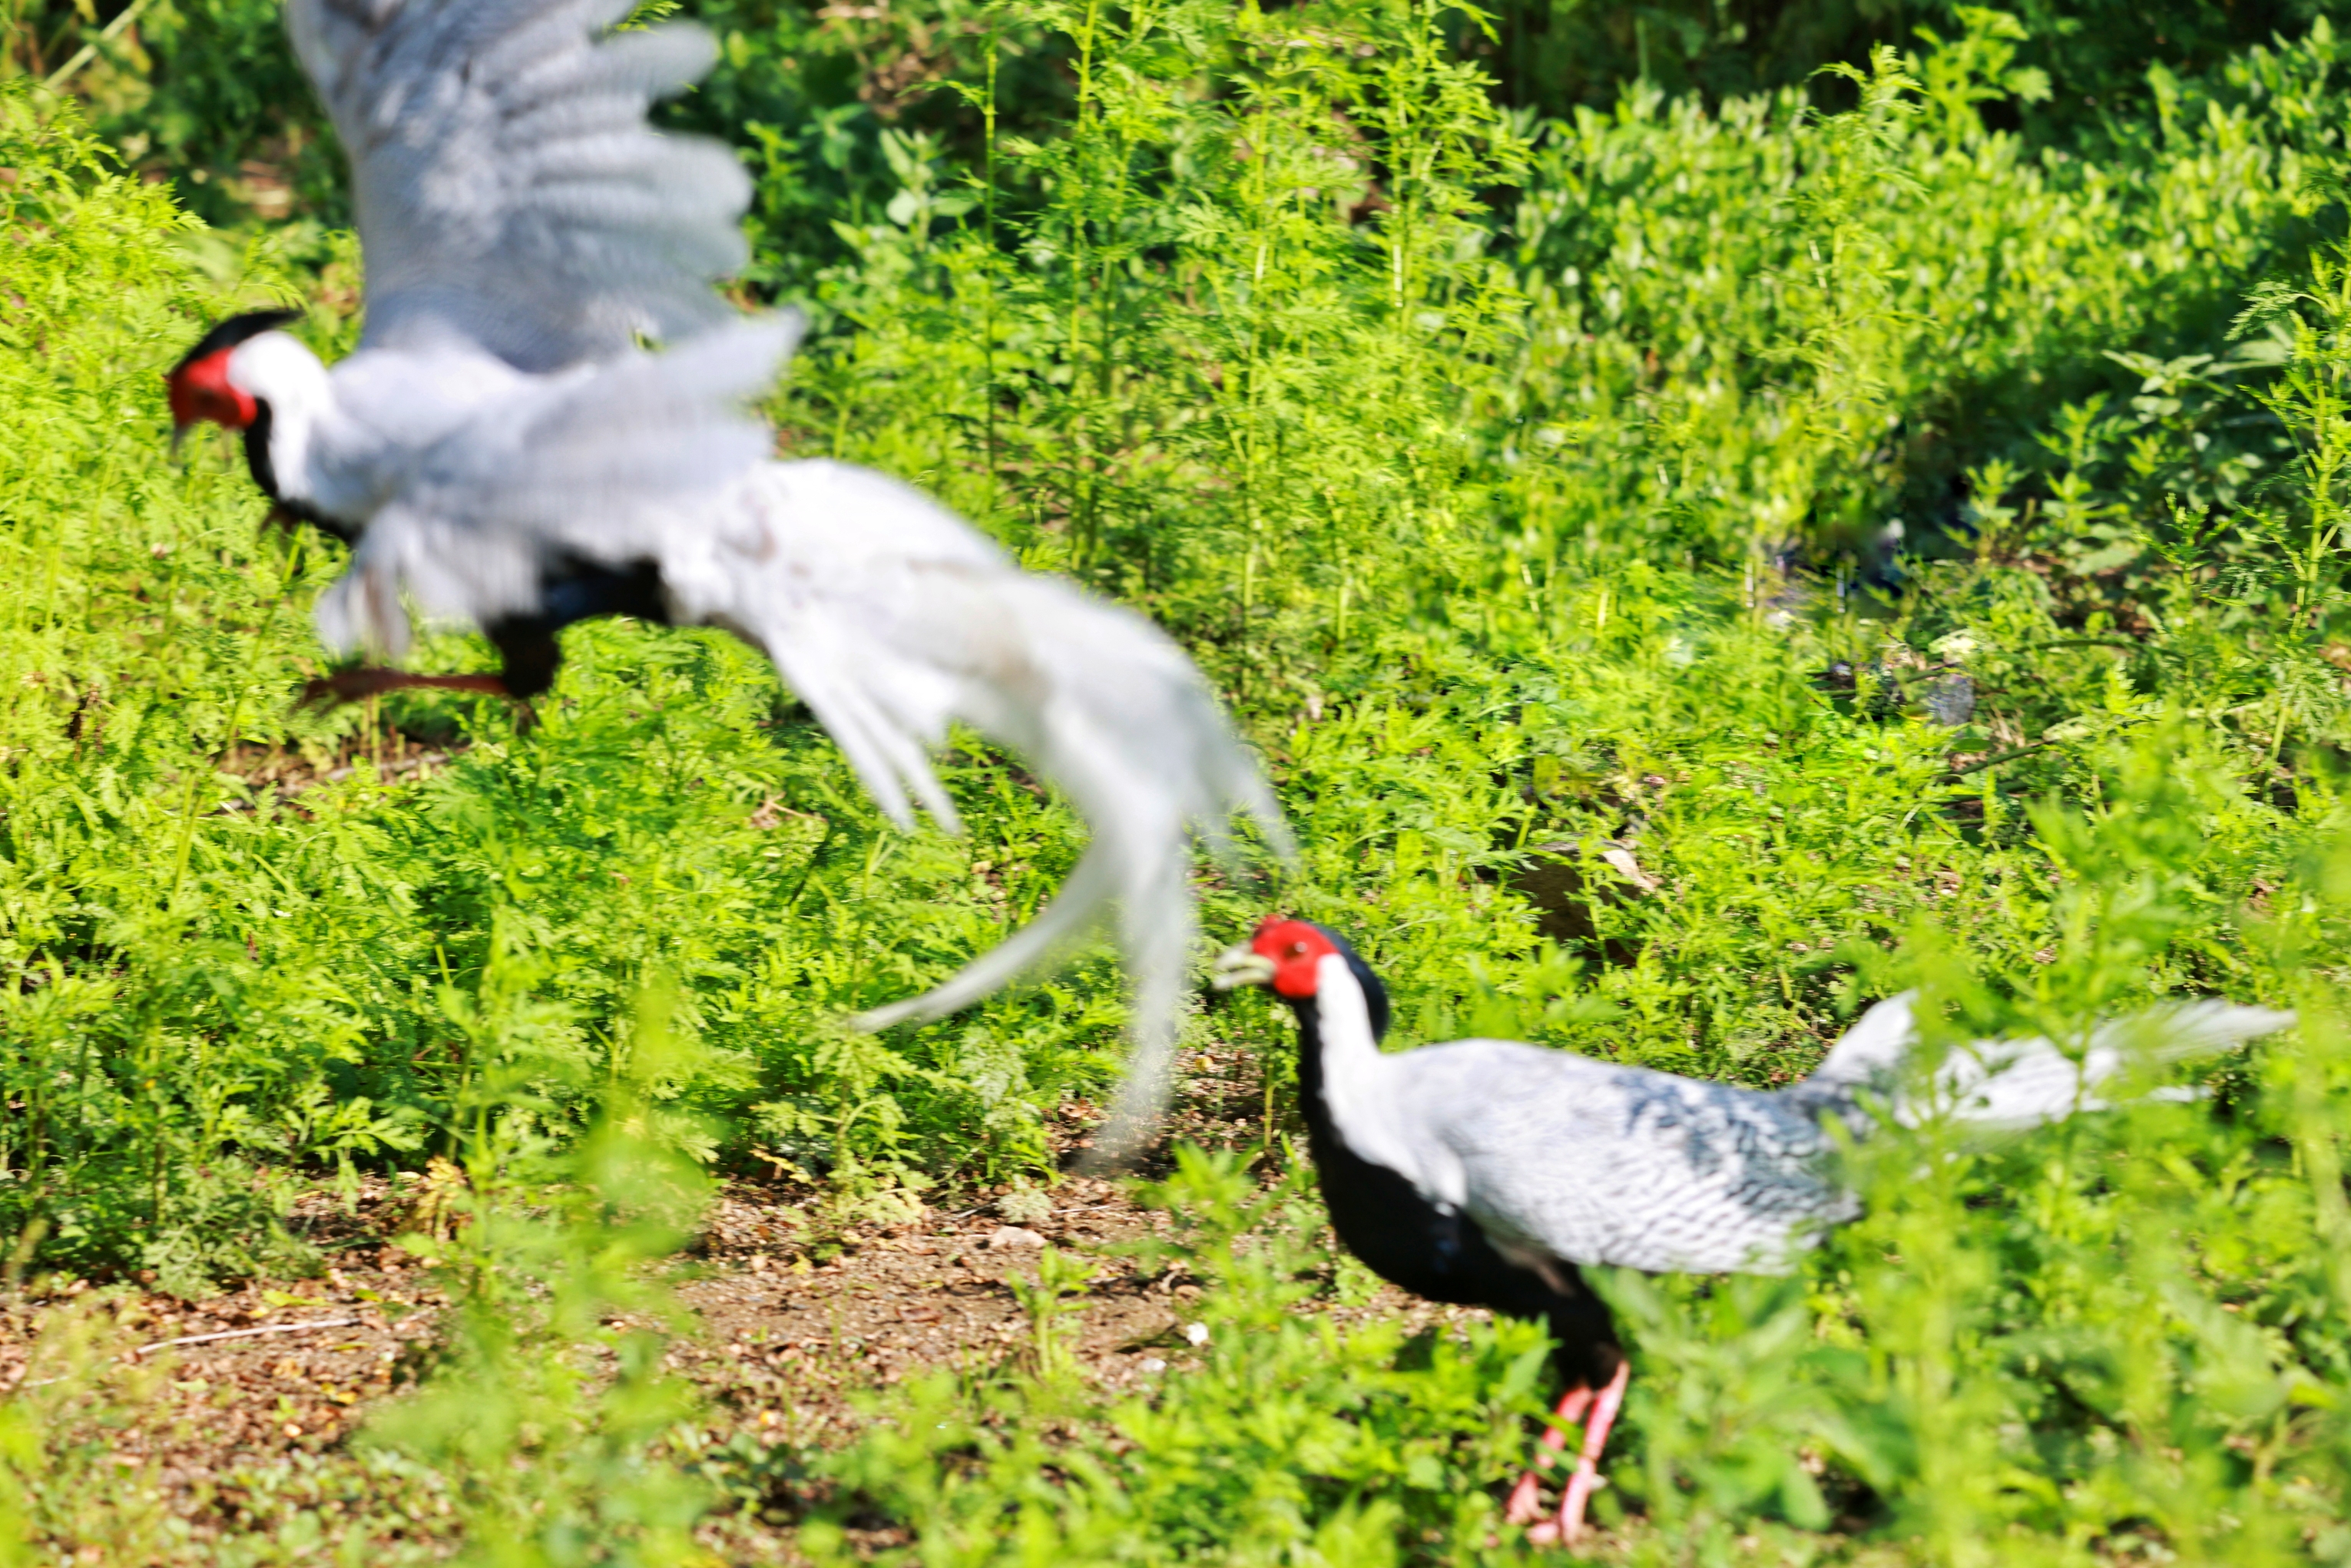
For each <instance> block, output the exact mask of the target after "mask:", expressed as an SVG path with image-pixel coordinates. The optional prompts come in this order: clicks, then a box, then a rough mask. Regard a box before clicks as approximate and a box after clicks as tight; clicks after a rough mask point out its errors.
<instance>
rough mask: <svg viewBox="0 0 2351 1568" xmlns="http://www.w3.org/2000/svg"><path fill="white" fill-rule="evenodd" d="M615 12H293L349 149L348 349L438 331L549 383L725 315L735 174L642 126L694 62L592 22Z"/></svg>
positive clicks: (687, 46) (542, 7)
mask: <svg viewBox="0 0 2351 1568" xmlns="http://www.w3.org/2000/svg"><path fill="white" fill-rule="evenodd" d="M634 8H635V6H634V3H633V0H555V3H550V0H465V3H464V4H456V5H453V4H447V3H445V0H291V4H290V5H288V7H287V29H288V30H289V31H290V32H291V33H292V35H293V37H294V46H295V49H296V52H297V53H298V54H299V55H300V56H301V57H302V65H303V67H304V68H305V69H307V70H308V72H309V74H310V79H311V80H312V81H313V82H315V83H316V84H317V85H318V89H319V97H320V98H322V99H325V101H326V104H327V108H328V110H329V113H330V114H331V115H332V117H333V119H334V122H335V130H336V131H337V132H339V133H340V135H341V137H342V141H343V147H344V150H345V151H346V152H348V153H349V155H350V164H351V183H352V187H353V192H354V197H355V204H356V206H357V208H358V214H359V230H360V245H361V247H362V248H363V250H364V251H365V253H366V256H367V294H368V319H367V333H366V336H365V337H364V338H363V339H362V340H361V347H363V348H370V349H376V348H389V349H420V348H429V347H434V346H436V345H438V344H440V343H442V342H444V341H446V340H450V339H451V338H453V337H454V338H455V339H458V340H464V341H465V342H467V343H470V344H473V345H476V346H478V347H480V348H483V349H486V350H489V351H490V352H492V353H494V354H496V355H497V356H498V357H499V358H500V359H503V360H505V361H507V363H509V364H511V365H514V366H516V367H517V369H520V370H526V371H549V370H554V369H557V368H559V367H561V366H564V365H568V364H571V363H574V362H576V361H580V360H586V359H597V358H603V357H608V356H610V355H611V354H614V353H617V352H619V351H621V350H625V349H627V348H629V347H630V346H631V345H632V342H633V341H634V340H635V337H636V335H637V334H639V333H643V334H645V335H647V336H650V337H654V338H675V337H680V336H683V335H684V334H686V333H688V332H691V331H693V330H695V329H698V328H703V327H708V326H711V325H714V324H716V323H717V322H720V321H724V320H726V319H728V318H730V317H731V316H732V315H733V314H734V312H733V311H732V310H731V309H730V308H728V307H727V306H726V302H725V301H724V300H722V299H720V298H718V296H717V295H716V293H715V292H713V290H712V288H711V287H710V286H711V284H712V283H713V282H715V281H716V280H717V279H719V278H722V277H728V276H730V275H732V274H734V273H737V272H739V271H741V270H742V267H743V265H744V263H745V262H747V260H748V259H749V249H748V247H747V245H746V244H745V242H744V239H743V236H742V234H741V232H740V230H739V229H738V228H737V219H738V218H739V217H740V216H741V215H742V214H743V211H744V208H745V207H746V206H747V204H749V201H750V194H751V183H750V180H749V178H748V177H747V175H746V174H745V173H744V172H743V171H742V169H741V167H740V166H739V165H738V164H737V162H736V161H735V159H734V157H733V155H732V154H730V153H729V152H727V151H726V148H724V147H722V146H720V145H719V144H717V143H716V142H711V141H699V140H695V139H693V138H687V137H673V136H664V135H663V134H661V133H660V132H658V131H654V130H653V128H652V127H651V126H649V125H648V124H647V123H646V122H645V109H646V106H647V105H648V104H649V103H651V102H652V101H653V99H655V98H657V97H660V96H662V95H664V94H666V93H671V92H674V91H676V90H678V89H681V88H684V87H686V86H689V85H690V84H692V83H693V82H694V81H695V79H696V78H699V77H700V76H701V75H702V73H703V72H704V71H705V70H706V69H708V68H709V66H710V62H711V60H712V59H713V58H714V57H715V51H714V47H713V45H712V43H711V40H710V37H709V36H708V35H707V34H706V33H705V32H703V31H702V30H701V29H700V28H697V27H691V26H667V27H652V28H646V29H642V30H636V31H630V32H623V33H610V32H608V31H607V29H609V28H610V27H611V26H612V24H614V23H616V22H619V21H621V20H622V19H623V18H625V17H626V16H628V15H629V13H630V12H631V11H632V10H633V9H634Z"/></svg>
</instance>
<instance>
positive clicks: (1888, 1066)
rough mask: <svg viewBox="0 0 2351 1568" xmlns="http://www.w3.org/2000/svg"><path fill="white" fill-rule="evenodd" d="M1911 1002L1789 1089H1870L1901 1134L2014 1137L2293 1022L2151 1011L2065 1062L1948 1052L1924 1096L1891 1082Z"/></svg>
mask: <svg viewBox="0 0 2351 1568" xmlns="http://www.w3.org/2000/svg"><path fill="white" fill-rule="evenodd" d="M1916 1001H1917V993H1916V992H1915V991H1906V992H1904V993H1903V994H1901V995H1900V996H1897V997H1891V998H1887V999H1886V1000H1885V1001H1882V1002H1880V1003H1878V1004H1877V1005H1876V1007H1874V1008H1872V1009H1870V1010H1869V1011H1868V1012H1866V1013H1865V1014H1863V1015H1862V1017H1861V1019H1860V1020H1859V1021H1858V1022H1856V1023H1855V1025H1854V1026H1853V1028H1852V1029H1851V1030H1847V1031H1846V1033H1845V1035H1844V1039H1842V1040H1838V1041H1837V1043H1836V1045H1835V1046H1834V1048H1832V1049H1831V1051H1829V1054H1828V1055H1827V1056H1826V1057H1825V1058H1823V1060H1822V1062H1821V1065H1820V1066H1819V1068H1818V1069H1816V1070H1815V1071H1813V1075H1812V1076H1811V1077H1810V1078H1808V1079H1806V1080H1805V1081H1804V1082H1803V1083H1802V1084H1801V1085H1799V1086H1798V1095H1799V1097H1801V1098H1807V1099H1813V1098H1820V1099H1829V1100H1845V1099H1849V1098H1850V1096H1851V1095H1852V1094H1853V1092H1855V1091H1858V1090H1863V1089H1868V1088H1877V1089H1880V1090H1882V1091H1884V1092H1887V1093H1889V1094H1891V1095H1892V1096H1893V1102H1892V1105H1891V1114H1892V1117H1893V1119H1894V1120H1895V1121H1896V1122H1897V1123H1899V1124H1901V1125H1904V1126H1917V1125H1918V1124H1921V1123H1923V1122H1925V1121H1928V1120H1929V1119H1930V1118H1932V1117H1934V1116H1936V1115H1938V1114H1949V1115H1952V1116H1954V1117H1956V1118H1957V1119H1959V1121H1962V1122H1964V1123H1966V1124H1968V1125H1970V1126H1971V1127H1980V1128H1983V1129H1986V1130H1987V1131H2001V1130H2016V1129H2022V1128H2025V1127H2032V1126H2038V1125H2039V1124H2042V1123H2043V1122H2049V1121H2054V1120H2057V1119H2059V1118H2061V1117H2064V1116H2067V1115H2070V1114H2072V1113H2074V1112H2076V1111H2096V1110H2104V1109H2105V1108H2106V1102H2105V1101H2104V1100H2103V1099H2101V1098H2099V1097H2098V1095H2097V1094H2096V1093H2095V1091H2096V1090H2097V1089H2098V1088H2099V1086H2100V1085H2102V1084H2104V1083H2105V1082H2108V1081H2110V1080H2111V1079H2113V1078H2114V1077H2115V1075H2116V1073H2118V1072H2120V1071H2123V1070H2124V1069H2125V1068H2126V1067H2127V1066H2129V1065H2130V1064H2132V1063H2133V1062H2135V1061H2150V1062H2151V1061H2179V1060H2183V1059H2186V1058H2190V1057H2196V1056H2205V1055H2210V1054H2211V1053H2212V1052H2214V1051H2222V1050H2226V1049H2227V1048H2228V1047H2230V1046H2232V1045H2235V1044H2238V1043H2239V1042H2241V1041H2243V1040H2252V1039H2255V1038H2257V1037H2259V1036H2261V1035H2264V1034H2270V1033H2273V1032H2275V1031H2276V1030H2281V1029H2284V1028H2286V1027H2287V1026H2288V1025H2290V1024H2292V1023H2293V1022H2294V1015H2293V1014H2292V1013H2285V1012H2275V1011H2273V1010H2271V1009H2266V1008H2249V1007H2240V1006H2237V1005H2236V1004H2234V1003H2231V1002H2223V1001H2199V1002H2189V1003H2187V1004H2185V1005H2182V1006H2176V1007H2160V1008H2151V1009H2147V1011H2145V1012H2142V1013H2138V1014H2136V1015H2134V1016H2132V1017H2130V1018H2126V1019H2112V1020H2109V1021H2107V1022H2105V1023H2102V1024H2100V1025H2098V1027H2097V1028H2096V1029H2095V1030H2093V1031H2092V1033H2091V1035H2090V1037H2089V1039H2088V1040H2087V1041H2086V1042H2085V1044H2084V1046H2083V1047H2082V1048H2081V1049H2080V1050H2079V1051H2075V1052H2074V1053H2072V1054H2068V1053H2067V1052H2066V1051H2064V1050H2062V1049H2061V1048H2059V1047H2058V1046H2057V1045H2055V1044H2054V1043H2053V1042H2052V1041H2050V1040H2042V1039H2037V1038H2036V1039H2024V1040H1975V1041H1972V1042H1970V1043H1969V1044H1965V1045H1960V1046H1956V1047H1954V1048H1953V1049H1952V1051H1951V1052H1950V1054H1949V1056H1947V1057H1946V1058H1945V1059H1944V1061H1943V1063H1942V1065H1941V1066H1940V1067H1939V1068H1938V1069H1937V1070H1936V1071H1935V1074H1934V1077H1933V1079H1932V1080H1931V1081H1930V1082H1928V1084H1927V1085H1926V1086H1925V1087H1924V1088H1923V1089H1920V1090H1917V1091H1910V1090H1906V1089H1904V1088H1902V1087H1901V1085H1900V1082H1899V1076H1898V1073H1899V1069H1900V1067H1901V1064H1902V1061H1903V1060H1904V1059H1905V1058H1906V1057H1907V1055H1908V1054H1909V1052H1910V1051H1911V1049H1912V1048H1913V1047H1914V1046H1915V1045H1916V1044H1917V1025H1916V1020H1915V1019H1914V1018H1913V1015H1912V1009H1913V1006H1914V1004H1915V1003H1916ZM2195 1093H2196V1092H2195V1091H2193V1090H2190V1089H2181V1088H2167V1089H2158V1090H2155V1091H2153V1092H2149V1093H2147V1094H2144V1095H2141V1096H2140V1098H2146V1099H2162V1100H2180V1099H2193V1098H2195Z"/></svg>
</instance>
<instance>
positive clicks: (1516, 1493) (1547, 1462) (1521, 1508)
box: [1502, 1386, 1592, 1524]
mask: <svg viewBox="0 0 2351 1568" xmlns="http://www.w3.org/2000/svg"><path fill="white" fill-rule="evenodd" d="M1591 1403H1592V1390H1590V1389H1589V1388H1584V1387H1580V1386H1579V1387H1575V1388H1571V1389H1569V1390H1568V1391H1567V1392H1566V1393H1564V1394H1562V1395H1561V1396H1559V1406H1558V1408H1556V1409H1554V1410H1553V1411H1552V1413H1551V1425H1550V1426H1548V1427H1544V1428H1543V1435H1542V1447H1541V1448H1540V1449H1538V1450H1537V1451H1536V1454H1535V1462H1534V1468H1533V1469H1530V1470H1528V1471H1527V1473H1526V1474H1525V1475H1522V1476H1520V1478H1519V1484H1518V1485H1517V1486H1514V1487H1512V1488H1511V1489H1510V1502H1509V1504H1508V1505H1507V1506H1506V1507H1505V1508H1504V1509H1503V1511H1502V1517H1503V1518H1504V1519H1506V1520H1508V1521H1510V1522H1511V1523H1512V1524H1528V1523H1531V1522H1532V1521H1535V1520H1538V1519H1541V1517H1542V1499H1541V1497H1540V1496H1539V1495H1538V1494H1539V1493H1540V1492H1541V1490H1542V1481H1541V1474H1540V1472H1541V1471H1543V1470H1547V1469H1551V1467H1552V1458H1551V1457H1552V1455H1553V1454H1555V1453H1557V1452H1559V1451H1560V1450H1561V1449H1562V1448H1566V1447H1567V1434H1566V1433H1565V1432H1562V1431H1561V1430H1560V1428H1561V1427H1563V1426H1566V1425H1568V1424H1569V1423H1571V1422H1575V1421H1581V1420H1583V1408H1584V1406H1587V1405H1589V1404H1591Z"/></svg>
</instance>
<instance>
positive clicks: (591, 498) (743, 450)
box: [318, 312, 801, 655]
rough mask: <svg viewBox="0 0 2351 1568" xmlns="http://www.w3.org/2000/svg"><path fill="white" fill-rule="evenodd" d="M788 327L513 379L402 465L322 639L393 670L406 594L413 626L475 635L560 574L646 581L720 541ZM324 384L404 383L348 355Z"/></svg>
mask: <svg viewBox="0 0 2351 1568" xmlns="http://www.w3.org/2000/svg"><path fill="white" fill-rule="evenodd" d="M800 327H801V322H800V318H799V316H798V315H797V314H793V313H789V312H787V313H783V314H778V315H775V316H768V317H762V318H758V319H741V318H737V319H734V320H731V321H729V322H728V323H727V324H726V325H725V326H723V327H718V328H716V329H712V330H710V331H707V332H704V333H702V334H701V335H700V336H698V337H695V338H689V339H687V340H685V341H684V342H683V343H680V344H678V345H677V346H676V347H674V348H672V349H669V350H665V351H664V352H662V353H658V354H649V353H646V352H644V351H643V350H638V349H630V350H626V351H625V352H623V353H622V354H621V355H619V356H618V357H616V358H614V359H611V360H610V361H606V362H604V363H601V364H592V365H580V366H578V367H575V368H574V369H572V370H570V371H566V372H564V373H562V374H559V375H553V376H544V377H518V378H517V390H516V391H514V392H510V393H509V394H508V395H506V396H503V397H500V398H498V399H496V400H495V401H493V402H488V403H487V404H486V405H485V406H483V407H481V408H480V409H479V410H477V411H476V412H475V413H473V415H472V417H470V418H468V419H466V420H465V421H464V422H462V423H459V424H458V426H457V427H456V428H455V430H453V431H451V432H449V433H448V434H444V435H442V436H440V437H439V438H438V439H437V440H434V441H433V442H431V443H429V444H425V445H423V447H422V448H421V449H420V450H418V451H415V452H413V453H409V454H405V455H403V456H402V463H401V466H400V480H399V484H398V486H397V488H396V489H395V490H393V492H392V496H391V497H389V499H388V500H387V501H386V502H385V503H384V504H383V505H382V506H381V507H380V509H378V510H377V512H376V513H375V515H374V517H373V518H372V520H371V521H370V522H369V523H368V525H367V527H366V528H365V530H364V531H363V532H362V533H361V534H360V539H359V543H358V545H357V546H356V547H355V548H354V549H353V551H352V554H351V565H350V570H348V571H347V572H345V573H344V575H343V576H342V578H341V579H340V580H339V581H337V582H336V584H335V585H334V586H333V587H332V588H330V589H329V590H328V591H327V592H326V594H325V595H324V596H322V597H321V598H320V599H319V609H318V622H319V635H320V636H321V637H323V638H325V639H326V641H327V642H328V643H329V644H331V645H332V646H335V647H338V648H344V649H349V648H353V647H360V646H365V647H369V648H373V649H378V650H381V651H383V652H385V653H391V654H393V655H397V654H399V653H401V652H402V650H403V649H405V647H406V646H407V643H408V623H407V618H406V616H405V615H404V614H403V613H402V609H401V593H402V590H403V589H405V590H406V591H407V593H408V594H409V595H410V596H411V597H412V598H413V600H414V601H416V603H417V604H418V605H419V606H420V607H421V608H423V611H424V612H426V613H427V614H428V615H431V616H434V617H438V618H447V619H451V620H458V621H468V622H473V623H475V625H479V626H489V625H492V624H494V623H496V622H498V621H500V620H501V619H503V618H506V617H510V616H525V615H535V614H542V613H544V600H545V597H546V590H547V587H548V584H549V580H550V579H551V578H556V577H559V576H561V575H562V573H563V570H565V563H569V562H590V563H594V564H596V565H600V566H603V567H610V568H614V569H626V568H629V567H631V566H632V565H634V564H636V563H638V562H644V561H651V562H653V563H655V564H659V563H660V562H661V561H662V560H663V558H664V556H665V555H667V554H668V553H669V552H670V551H671V549H674V547H675V544H676V541H678V540H680V539H691V538H695V537H696V536H697V535H698V534H700V533H705V532H707V531H708V530H709V529H711V528H716V527H723V523H724V508H725V507H727V506H729V505H731V504H735V503H734V501H733V497H735V496H736V495H737V490H738V487H739V486H740V485H741V484H742V482H743V480H744V479H745V477H746V476H749V475H751V474H754V473H756V472H758V470H759V469H760V468H761V466H762V465H763V464H764V463H765V460H766V457H767V453H768V447H769V445H770V444H772V439H773V438H772V437H771V436H770V434H769V433H768V427H767V425H766V424H764V423H761V422H760V421H759V420H758V419H757V418H755V417H753V416H752V415H751V414H749V413H747V412H745V410H744V406H743V405H744V404H745V403H746V402H748V401H749V400H750V399H751V398H753V397H755V396H757V395H758V393H759V392H762V391H764V390H765V389H766V388H767V387H768V385H770V384H771V383H772V382H774V381H775V379H776V375H777V373H778V371H779V370H780V369H781V367H782V364H783V361H785V359H786V358H787V357H789V354H790V353H791V350H792V346H793V345H794V344H795V343H797V342H798V341H799V335H800ZM426 363H427V364H428V365H429V364H432V363H434V361H433V360H430V359H428V360H427V361H426ZM336 373H337V376H338V377H339V379H341V380H343V381H344V382H345V383H346V384H349V383H350V382H355V381H356V382H360V383H361V386H362V390H363V391H364V390H365V382H367V381H368V380H381V379H384V378H387V377H389V378H402V379H405V378H410V377H412V376H413V371H412V368H411V365H410V362H409V361H408V360H407V357H405V356H396V355H373V356H370V355H355V356H353V357H352V358H351V359H350V360H347V361H344V363H343V366H342V367H341V368H340V369H339V370H338V371H337V372H336Z"/></svg>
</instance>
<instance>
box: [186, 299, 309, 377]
mask: <svg viewBox="0 0 2351 1568" xmlns="http://www.w3.org/2000/svg"><path fill="white" fill-rule="evenodd" d="M300 319H302V312H300V311H299V310H248V311H246V313H245V314H243V315H242V316H232V317H230V318H229V319H227V320H225V321H223V322H221V323H220V324H219V325H218V326H216V327H214V329H212V330H211V331H209V332H207V333H205V334H204V336H203V337H201V338H199V339H197V340H196V346H195V347H194V348H193V349H190V350H188V351H187V352H186V353H184V354H183V355H181V356H180V362H179V363H178V364H176V365H173V366H172V374H173V375H177V374H179V373H180V372H181V371H184V370H186V369H187V368H188V367H189V366H190V365H193V364H194V363H195V362H196V361H198V360H201V359H204V358H206V357H208V356H210V355H213V354H217V353H219V352H220V351H221V350H223V349H234V348H235V347H236V346H237V345H238V344H239V343H242V342H244V341H245V340H246V339H247V338H258V337H259V336H261V334H263V333H264V332H274V331H276V330H277V329H278V328H280V327H284V326H287V325H288V324H289V323H292V322H295V321H299V320H300Z"/></svg>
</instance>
